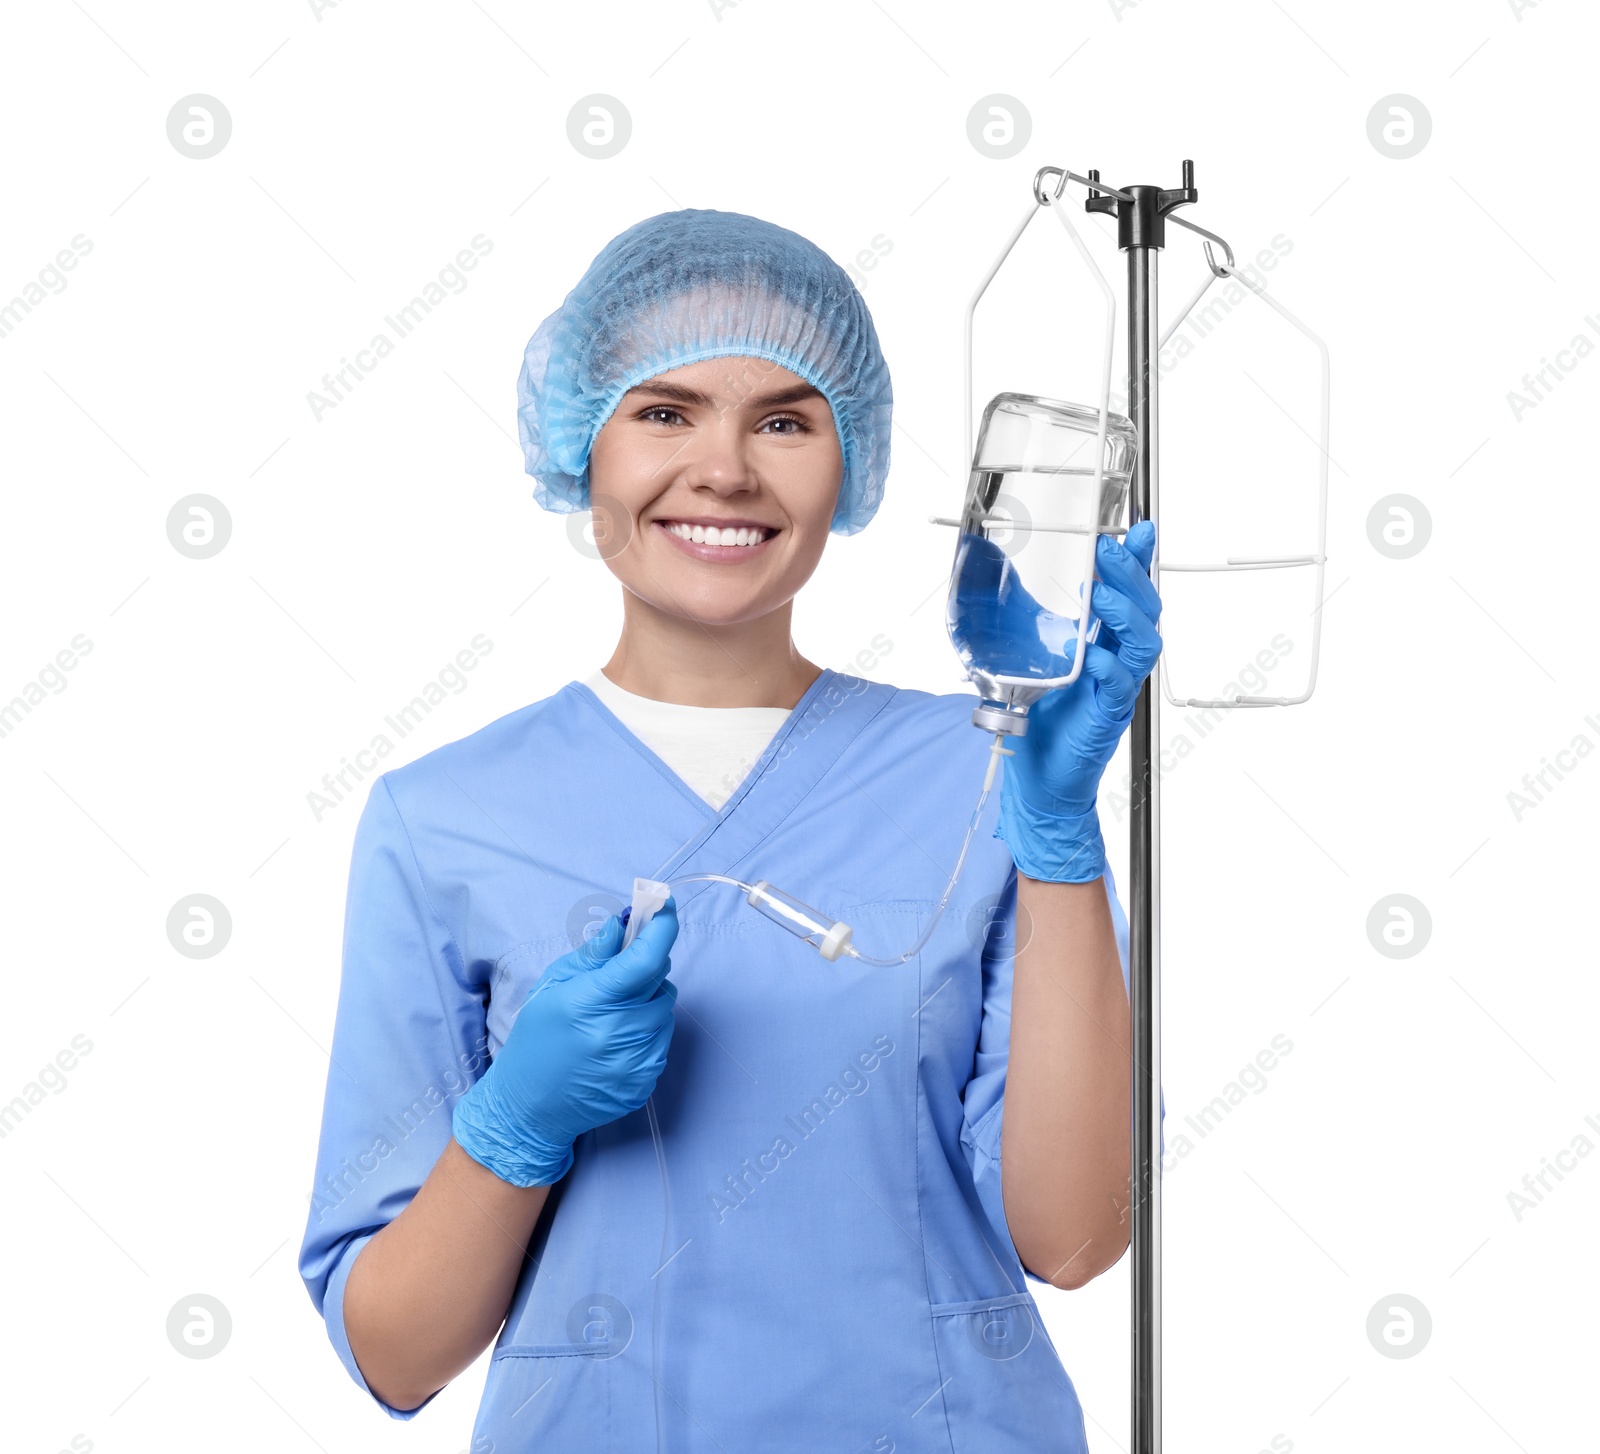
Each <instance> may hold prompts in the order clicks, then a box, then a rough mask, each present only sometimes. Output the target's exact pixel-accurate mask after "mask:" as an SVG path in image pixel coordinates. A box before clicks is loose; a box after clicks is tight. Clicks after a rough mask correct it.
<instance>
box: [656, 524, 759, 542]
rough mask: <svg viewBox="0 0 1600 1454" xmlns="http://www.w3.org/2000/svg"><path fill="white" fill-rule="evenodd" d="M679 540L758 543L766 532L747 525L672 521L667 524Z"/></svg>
mask: <svg viewBox="0 0 1600 1454" xmlns="http://www.w3.org/2000/svg"><path fill="white" fill-rule="evenodd" d="M667 529H668V530H670V531H671V532H672V533H673V534H674V535H676V536H677V537H678V538H679V539H680V540H692V541H694V542H696V543H697V544H702V545H760V544H761V542H762V541H763V540H765V539H766V538H767V532H766V531H765V530H763V529H760V528H752V527H750V526H747V525H740V526H738V527H734V526H728V527H726V528H723V529H719V528H718V527H717V526H715V525H685V524H683V523H682V522H681V521H674V522H673V523H672V524H671V525H668V526H667Z"/></svg>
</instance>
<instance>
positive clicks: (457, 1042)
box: [300, 670, 1127, 1454]
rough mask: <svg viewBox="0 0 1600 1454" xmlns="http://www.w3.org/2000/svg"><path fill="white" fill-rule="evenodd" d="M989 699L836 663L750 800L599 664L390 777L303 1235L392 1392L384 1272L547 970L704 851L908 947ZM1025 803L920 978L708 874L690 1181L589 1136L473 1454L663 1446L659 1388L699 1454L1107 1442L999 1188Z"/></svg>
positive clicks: (979, 774) (945, 853) (497, 1363)
mask: <svg viewBox="0 0 1600 1454" xmlns="http://www.w3.org/2000/svg"><path fill="white" fill-rule="evenodd" d="M972 702H973V698H972V697H971V696H970V695H969V694H965V693H962V694H952V695H948V696H935V695H931V694H929V693H925V692H916V691H904V690H897V689H895V688H893V687H890V686H886V685H883V684H878V683H872V682H868V681H864V680H862V679H861V678H858V677H851V676H846V675H843V674H841V673H837V672H833V671H827V670H825V671H824V672H823V673H822V674H821V676H819V677H818V678H817V680H816V681H815V682H814V683H813V684H812V685H811V687H810V688H809V689H808V690H807V691H806V693H805V695H804V696H803V697H802V698H801V700H800V702H799V703H798V704H797V705H796V706H795V708H794V710H793V711H792V712H790V713H789V714H788V716H787V717H786V719H785V721H784V723H783V725H782V727H781V728H780V729H779V730H778V731H777V732H776V734H775V735H774V736H773V738H772V740H771V741H770V742H769V743H768V744H767V747H766V749H765V751H764V752H763V753H762V754H761V757H760V759H759V761H758V762H757V763H756V765H755V766H754V768H752V769H751V771H750V772H749V774H748V775H747V776H746V777H745V778H744V780H743V781H742V782H741V783H740V784H739V786H738V787H737V788H736V789H735V791H734V792H733V793H732V794H731V796H730V797H729V798H728V801H727V802H726V803H725V804H724V805H723V807H722V809H721V810H720V811H713V810H712V809H711V808H710V807H709V806H708V804H707V803H706V802H705V801H704V799H702V798H700V797H698V796H697V795H696V794H695V793H694V791H693V790H692V789H691V788H690V787H689V786H688V784H687V783H685V782H684V780H683V779H682V778H681V777H679V776H678V775H677V774H676V773H674V772H673V771H672V770H671V769H670V768H669V767H668V766H667V765H666V763H665V762H664V761H663V760H662V759H661V758H660V757H659V756H657V754H655V753H654V752H653V751H652V750H651V749H650V748H649V747H648V746H646V745H645V744H644V743H643V742H642V741H641V740H640V739H639V738H638V737H636V736H635V735H634V734H633V733H632V732H630V731H629V730H628V729H627V728H626V727H625V726H624V725H623V723H622V722H621V721H620V720H619V719H618V718H617V717H616V716H615V715H614V714H612V713H611V712H610V711H609V710H608V709H607V708H606V707H605V706H604V705H603V704H602V703H601V702H600V700H599V698H598V697H596V696H595V694H594V693H593V692H592V691H591V690H590V689H589V688H588V687H586V686H584V685H583V684H582V683H581V682H572V683H569V684H568V685H567V686H565V687H563V688H562V689H561V690H560V691H558V692H556V693H555V694H554V695H552V696H550V697H547V698H545V699H544V700H542V701H540V702H535V703H533V704H532V705H530V706H528V707H525V708H523V709H521V710H520V711H517V712H513V713H511V714H509V715H508V716H506V717H503V718H501V719H499V720H498V721H496V722H492V723H490V724H489V725H488V726H486V727H484V728H482V729H481V730H480V731H478V732H475V733H473V734H472V735H471V736H469V737H466V738H463V739H461V740H460V741H459V742H454V743H450V744H448V745H447V746H445V747H442V748H439V749H437V750H436V751H434V752H431V753H429V754H427V755H426V756H424V757H421V758H419V759H417V760H416V761H415V762H412V763H410V764H408V765H406V766H404V767H400V768H396V769H393V770H391V771H390V772H388V773H386V774H384V775H383V777H382V778H380V779H378V780H377V781H376V782H375V783H374V785H373V787H372V789H371V792H370V795H369V798H368V801H367V805H366V807H365V809H364V810H363V813H362V817H361V820H360V823H359V825H358V827H357V831H356V840H355V845H354V849H353V853H352V862H351V874H350V885H349V896H348V901H347V909H346V922H345V938H344V962H343V971H342V978H341V983H340V993H339V1008H338V1014H337V1019H336V1023H335V1029H334V1044H333V1052H332V1058H331V1062H330V1067H329V1074H328V1082H327V1091H326V1100H325V1105H324V1115H323V1126H322V1136H321V1142H320V1145H319V1151H318V1157H317V1166H316V1180H315V1186H314V1190H313V1195H312V1206H311V1211H310V1215H309V1217H308V1220H307V1228H306V1236H305V1241H304V1244H303V1246H302V1250H301V1259H300V1268H301V1273H302V1276H303V1277H304V1279H305V1281H306V1285H307V1288H308V1290H309V1291H310V1293H311V1296H312V1300H313V1302H314V1303H315V1305H316V1307H317V1309H318V1311H319V1312H320V1313H321V1314H322V1315H323V1317H324V1319H325V1321H326V1325H327V1330H328V1335H329V1337H330V1339H331V1341H332V1343H333V1345H334V1348H335V1349H336V1351H337V1352H338V1354H339V1356H340V1358H341V1360H342V1361H343V1362H344V1365H345V1367H346V1369H347V1370H348V1371H349V1373H350V1375H351V1377H352V1378H353V1379H354V1380H355V1382H356V1383H357V1384H358V1385H359V1386H360V1387H361V1388H362V1389H366V1383H365V1381H364V1379H363V1378H362V1376H361V1372H360V1368H359V1366H358V1365H357V1364H356V1362H355V1359H354V1357H353V1355H352V1354H351V1352H350V1347H349V1341H348V1338H347V1337H346V1335H345V1331H344V1322H343V1293H344V1284H345V1279H346V1278H347V1277H348V1275H349V1270H350V1266H351V1264H352V1263H353V1262H354V1260H355V1258H356V1256H357V1255H358V1254H359V1252H360V1250H361V1248H362V1247H363V1246H364V1245H365V1244H366V1242H367V1240H369V1239H370V1237H371V1236H372V1235H373V1234H374V1233H376V1232H377V1231H378V1230H380V1229H381V1228H382V1227H383V1226H385V1225H386V1224H387V1223H388V1222H390V1221H392V1220H393V1218H394V1217H396V1216H397V1215H399V1213H400V1212H401V1211H402V1210H403V1209H404V1208H405V1207H406V1205H408V1203H409V1201H410V1199H411V1197H412V1196H414V1195H415V1193H416V1190H417V1188H418V1187H419V1186H420V1185H421V1184H422V1182H423V1181H424V1180H425V1179H426V1177H427V1175H428V1173H429V1172H430V1170H431V1169H432V1167H433V1164H434V1162H435V1161H436V1160H437V1158H438V1156H439V1154H440V1152H441V1151H442V1150H443V1148H444V1146H445V1145H446V1143H447V1142H448V1140H449V1136H450V1109H451V1107H452V1106H453V1105H454V1103H455V1101H456V1100H458V1099H459V1097H460V1096H461V1094H463V1093H464V1091H465V1090H466V1089H467V1088H468V1087H469V1086H470V1085H471V1084H472V1082H473V1081H474V1080H475V1079H476V1078H477V1076H479V1075H481V1074H482V1072H483V1069H484V1068H485V1066H486V1065H487V1064H488V1062H489V1060H490V1059H491V1058H492V1057H493V1055H494V1054H495V1053H496V1052H497V1051H498V1049H499V1047H500V1045H501V1044H503V1043H504V1038H505V1035H506V1034H507V1033H508V1031H509V1027H510V1024H511V1020H512V1018H513V1017H514V1015H515V1012H516V1010H517V1008H519V1007H520V1005H521V1004H522V1002H523V1000H524V999H525V998H526V997H527V994H528V993H529V990H530V988H531V987H532V985H533V984H534V983H535V982H536V980H537V979H538V976H539V975H540V973H541V972H542V971H543V969H544V967H545V966H546V965H548V964H549V963H551V962H552V961H553V960H555V959H557V958H559V957H560V956H561V955H563V954H565V953H567V952H568V951H569V950H571V949H572V948H574V947H575V946H576V945H577V944H579V943H581V942H582V941H583V938H584V937H585V935H586V933H587V932H588V931H589V929H590V928H591V927H592V926H593V924H594V923H595V922H596V921H597V920H599V919H601V918H603V917H604V916H605V915H606V914H608V913H612V912H615V911H617V910H619V909H620V908H621V907H622V906H623V904H624V903H625V902H626V895H627V892H628V889H629V886H630V885H631V883H632V881H633V878H634V877H635V876H636V875H645V876H649V877H654V878H663V879H670V878H674V877H676V876H678V875H682V874H687V873H695V872H714V873H724V874H729V875H731V876H735V877H741V878H744V879H746V880H749V881H754V880H755V879H757V878H766V879H769V880H770V881H771V882H773V883H775V884H777V885H779V886H781V887H782V888H783V889H785V890H786V891H788V892H789V893H792V894H794V895H795V896H796V897H798V898H800V899H802V900H804V901H806V902H808V903H811V904H815V905H817V906H819V907H821V908H825V909H826V911H827V912H828V913H830V914H832V915H833V916H835V917H836V918H839V919H843V920H845V921H847V922H849V923H850V924H852V925H853V926H854V927H855V942H856V943H857V944H859V945H860V946H861V948H862V950H863V951H864V952H866V953H869V954H874V955H879V956H890V955H894V954H898V953H899V952H900V951H901V950H902V949H904V948H905V946H907V945H908V944H910V943H912V942H913V941H914V940H915V938H916V937H917V934H918V932H919V930H920V928H921V926H922V924H923V923H924V922H925V921H926V916H927V915H928V914H929V913H930V912H931V911H932V909H933V907H934V905H935V904H936V902H937V900H938V896H939V894H940V892H941V891H942V890H943V888H944V883H945V878H946V875H947V874H948V872H949V868H950V866H951V864H952V863H953V862H954V860H955V856H956V853H957V851H958V849H959V846H960V842H961V837H962V834H963V832H964V831H965V829H966V826H967V820H968V818H969V816H970V813H971V806H970V805H971V803H972V801H973V800H974V799H975V797H976V795H977V789H978V787H979V785H980V784H981V782H982V780H983V775H984V769H985V767H986V764H987V758H988V738H987V737H986V736H985V735H984V734H983V733H981V732H978V731H975V730H974V729H973V728H972V726H971V725H970V715H971V708H972ZM997 800H998V794H996V795H995V796H994V797H993V798H991V800H990V802H989V803H988V804H986V806H985V815H984V819H983V821H982V822H981V824H980V826H979V829H978V831H977V833H976V835H975V836H974V838H973V841H972V847H971V850H970V852H969V855H968V861H967V866H966V869H965V872H964V874H963V876H962V879H961V882H960V884H959V885H958V887H957V890H956V892H955V895H954V897H953V899H952V901H951V904H950V906H949V908H948V909H947V910H946V912H945V915H944V917H943V918H942V919H941V920H940V922H939V924H938V926H937V928H936V929H935V931H934V933H933V935H932V937H931V938H930V940H929V942H928V943H927V945H925V946H924V948H923V950H922V951H921V953H920V954H918V955H917V956H915V957H914V958H913V959H912V960H910V961H909V962H907V963H905V964H903V965H901V966H899V967H897V968H893V969H881V968H872V967H869V966H864V965H861V964H860V963H859V961H854V960H841V961H839V962H838V963H834V964H829V963H826V962H825V961H823V960H821V959H820V958H819V956H818V955H817V954H816V953H815V951H814V950H812V949H810V948H808V947H807V946H805V945H803V944H802V943H801V942H800V941H799V940H797V939H795V938H793V937H792V936H790V935H787V934H785V933H783V932H782V931H781V930H779V929H778V928H776V927H775V926H774V925H772V924H771V923H770V922H768V921H767V920H766V919H764V918H763V917H761V916H760V915H758V914H756V913H755V912H754V911H752V910H751V909H749V908H748V906H747V905H746V904H745V903H744V901H743V896H742V895H741V894H739V893H738V892H737V891H735V890H733V889H730V888H728V887H727V886H725V885H721V884H708V883H705V882H697V883H692V884H683V885H680V886H679V888H678V889H677V890H676V891H675V898H676V900H677V903H678V909H679V934H678V939H677V941H676V943H675V944H674V947H673V950H672V962H673V969H672V977H673V980H674V983H675V984H676V985H677V986H678V992H679V993H678V1000H677V1020H676V1024H675V1028H674V1033H673V1040H672V1046H671V1050H670V1052H669V1055H668V1059H667V1065H666V1068H665V1069H664V1070H663V1072H662V1074H661V1077H660V1079H659V1080H658V1082H657V1084H656V1088H655V1092H654V1096H653V1101H654V1106H655V1109H656V1113H657V1118H658V1122H659V1127H660V1132H661V1137H662V1154H663V1158H664V1164H665V1174H666V1183H667V1184H666V1187H665V1189H664V1188H663V1184H662V1171H661V1166H660V1165H659V1164H658V1161H657V1157H656V1152H655V1148H654V1145H653V1143H652V1139H651V1135H650V1127H649V1124H648V1120H647V1117H646V1115H645V1113H644V1111H643V1110H642V1109H641V1110H640V1111H638V1112H635V1113H633V1114H631V1115H628V1116H624V1117H622V1118H620V1119H619V1120H617V1121H614V1122H612V1123H611V1124H609V1125H606V1126H602V1127H599V1128H598V1129H596V1130H594V1131H590V1132H588V1133H586V1134H585V1135H583V1136H581V1137H579V1138H578V1141H577V1143H576V1144H575V1146H574V1160H573V1166H572V1169H571V1170H570V1171H569V1172H568V1174H567V1175H566V1176H565V1177H564V1178H563V1179H562V1180H561V1181H560V1182H558V1183H557V1184H556V1185H555V1186H554V1187H553V1188H552V1190H551V1192H550V1194H549V1198H548V1200H547V1202H546V1207H545V1212H544V1215H543V1216H542V1217H541V1218H540V1222H539V1225H538V1226H537V1227H536V1228H535V1231H534V1234H533V1237H532V1238H531V1240H530V1242H529V1246H528V1255H527V1259H526V1261H525V1263H524V1265H523V1268H522V1272H521V1275H520V1277H519V1279H518V1282H517V1285H516V1288H515V1291H514V1294H513V1297H512V1301H511V1306H510V1309H509V1311H508V1313H507V1316H506V1320H505V1324H504V1326H503V1328H502V1329H501V1332H500V1334H499V1337H498V1338H497V1340H496V1342H495V1345H494V1349H493V1352H492V1355H491V1358H490V1362H489V1369H488V1376H487V1380H486V1382H485V1386H484V1391H483V1397H482V1401H481V1404H480V1406H479V1410H478V1417H477V1422H476V1424H475V1427H474V1430H473V1441H474V1442H473V1447H488V1445H487V1444H486V1443H483V1441H491V1440H492V1441H493V1447H494V1448H495V1449H496V1450H497V1451H498V1454H512V1451H517V1450H530V1451H531V1450H538V1451H544V1450H549V1449H579V1448H581V1449H583V1450H585V1451H586V1454H607V1451H614V1454H651V1451H654V1450H655V1448H656V1421H657V1417H658V1413H659V1415H660V1417H661V1419H662V1421H663V1423H662V1434H661V1437H662V1440H663V1443H662V1447H664V1448H666V1449H670V1450H673V1451H688V1454H699V1451H707V1454H709V1451H715V1450H719V1449H721V1450H727V1449H731V1448H735V1447H745V1448H748V1447H751V1446H752V1445H757V1446H759V1447H760V1448H762V1449H763V1450H770V1451H788V1450H794V1451H797V1454H798V1451H804V1454H816V1451H818V1450H823V1449H837V1450H840V1451H846V1454H848V1451H858V1450H867V1449H876V1450H888V1449H890V1448H893V1449H895V1450H897V1451H900V1454H934V1451H938V1454H1022V1451H1024V1450H1026V1451H1030V1454H1037V1451H1061V1454H1082V1451H1085V1450H1086V1449H1087V1444H1086V1442H1085V1437H1084V1432H1083V1417H1082V1412H1081V1409H1080V1407H1079V1404H1078V1399H1077V1395H1076V1392H1075V1391H1074V1389H1073V1386H1072V1382H1071V1379H1070V1378H1069V1376H1068V1375H1067V1373H1066V1370H1065V1369H1064V1368H1063V1367H1062V1365H1061V1361H1060V1359H1059V1358H1058V1357H1057V1355H1056V1350H1055V1348H1054V1346H1053V1345H1052V1343H1051V1341H1050V1339H1049V1337H1048V1334H1047V1333H1046V1331H1045V1328H1044V1324H1043V1322H1042V1321H1041V1320H1040V1318H1039V1314H1038V1309H1037V1306H1036V1305H1035V1303H1034V1300H1033V1296H1032V1293H1031V1292H1030V1291H1029V1288H1028V1279H1029V1278H1031V1277H1033V1274H1032V1273H1031V1272H1025V1271H1024V1269H1023V1267H1022V1265H1021V1263H1020V1261H1019V1259H1018V1256H1017V1252H1016V1248H1015V1245H1014V1244H1013V1242H1012V1240H1011V1236H1010V1232H1009V1229H1008V1227H1007V1225H1006V1220H1005V1211H1004V1206H1003V1202H1002V1199H1001V1193H1000V1147H1001V1125H1002V1118H1003V1110H1004V1097H1003V1092H1004V1088H1005V1076H1006V1063H1007V1056H1008V1047H1009V1031H1010V999H1011V968H1012V952H1013V937H1012V935H1013V925H1014V911H1015V898H1016V885H1017V879H1016V870H1015V868H1014V866H1013V864H1012V862H1011V858H1010V855H1009V853H1008V852H1007V850H1006V846H1005V844H1004V843H1003V842H1002V841H1000V840H998V839H996V838H994V837H993V836H992V834H993V828H994V823H995V820H996V815H997V811H998V801H997ZM1106 888H1107V896H1108V901H1109V903H1110V906H1111V911H1112V915H1113V920H1114V923H1115V926H1116V932H1117V941H1118V948H1119V951H1120V953H1121V955H1122V959H1123V973H1124V977H1125V978H1126V975H1127V924H1126V920H1125V918H1124V917H1123V914H1122V909H1121V905H1120V904H1119V903H1118V901H1117V898H1116V894H1115V891H1114V888H1113V887H1112V885H1111V882H1110V877H1109V874H1108V876H1107V880H1106ZM664 1191H665V1194H664ZM1034 1280H1036V1281H1037V1280H1038V1279H1036V1278H1035V1279H1034ZM658 1378H659V1381H660V1384H659V1391H658V1387H657V1384H656V1380H657V1379H658ZM369 1392H370V1391H369ZM380 1406H381V1407H384V1408H385V1411H386V1412H388V1413H389V1414H390V1415H392V1416H393V1417H395V1418H411V1417H414V1416H415V1415H416V1414H417V1413H419V1412H420V1409H419V1410H405V1411H400V1410H395V1409H390V1408H387V1406H382V1405H380ZM426 1406H427V1405H426V1404H424V1405H423V1406H422V1407H423V1408H426Z"/></svg>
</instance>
